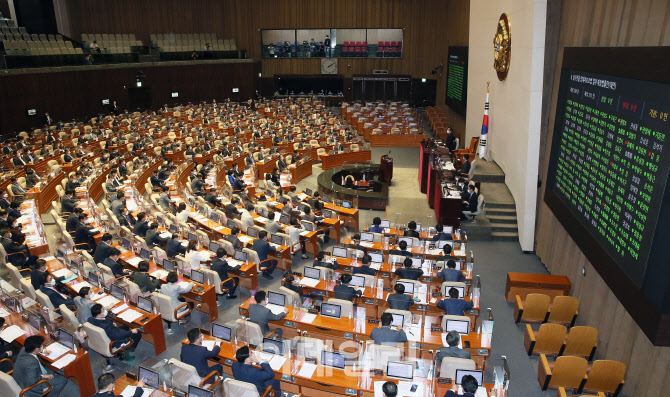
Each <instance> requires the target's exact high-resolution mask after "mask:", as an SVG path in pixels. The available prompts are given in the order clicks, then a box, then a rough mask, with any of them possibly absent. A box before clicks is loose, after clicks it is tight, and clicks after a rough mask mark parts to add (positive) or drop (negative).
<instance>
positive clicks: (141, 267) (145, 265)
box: [133, 261, 160, 293]
mask: <svg viewBox="0 0 670 397" xmlns="http://www.w3.org/2000/svg"><path fill="white" fill-rule="evenodd" d="M148 272H149V262H147V261H140V263H138V264H137V271H136V272H135V273H133V282H134V283H135V284H137V286H138V287H140V291H142V292H144V293H147V292H154V290H155V289H156V288H158V285H159V284H160V281H158V280H156V279H155V278H154V277H151V276H150V275H149V274H148Z"/></svg>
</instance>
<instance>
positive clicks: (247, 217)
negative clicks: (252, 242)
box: [240, 204, 254, 230]
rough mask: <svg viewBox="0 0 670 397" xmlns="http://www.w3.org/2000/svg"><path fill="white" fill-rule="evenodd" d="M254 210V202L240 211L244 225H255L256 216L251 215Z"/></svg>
mask: <svg viewBox="0 0 670 397" xmlns="http://www.w3.org/2000/svg"><path fill="white" fill-rule="evenodd" d="M253 211H254V205H253V204H247V206H246V207H245V208H244V209H242V210H241V211H240V221H241V222H242V225H243V226H244V227H246V228H248V227H249V226H253V225H254V217H253V216H252V215H251V213H252V212H253ZM245 230H246V229H245Z"/></svg>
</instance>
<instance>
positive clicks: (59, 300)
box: [40, 273, 77, 311]
mask: <svg viewBox="0 0 670 397" xmlns="http://www.w3.org/2000/svg"><path fill="white" fill-rule="evenodd" d="M40 291H41V292H42V293H43V294H44V295H46V296H47V297H49V300H51V304H52V305H53V306H54V307H55V308H57V307H59V306H60V305H65V306H67V307H68V308H69V309H70V310H72V311H75V310H77V308H76V307H75V305H74V300H72V298H70V297H67V296H65V295H63V294H61V293H60V292H58V291H56V281H55V280H54V278H53V276H52V275H51V274H50V273H44V274H42V286H41V287H40Z"/></svg>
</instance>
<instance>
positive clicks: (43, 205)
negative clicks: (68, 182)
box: [26, 171, 65, 214]
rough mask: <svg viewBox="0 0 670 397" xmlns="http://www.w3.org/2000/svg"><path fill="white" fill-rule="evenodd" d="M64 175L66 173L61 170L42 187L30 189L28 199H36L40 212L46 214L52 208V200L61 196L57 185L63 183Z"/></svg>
mask: <svg viewBox="0 0 670 397" xmlns="http://www.w3.org/2000/svg"><path fill="white" fill-rule="evenodd" d="M64 177H65V173H64V172H62V171H61V172H59V173H58V174H57V175H56V176H55V177H54V178H53V179H52V180H51V182H49V183H47V184H46V185H45V186H44V187H43V188H42V189H39V188H37V187H34V188H32V189H30V190H28V193H27V194H26V199H30V198H33V199H35V201H36V202H37V208H38V209H39V212H40V214H46V213H47V212H48V211H49V208H51V202H52V201H54V200H56V199H57V198H59V197H58V192H57V191H56V186H59V185H60V184H61V181H62V180H63V178H64Z"/></svg>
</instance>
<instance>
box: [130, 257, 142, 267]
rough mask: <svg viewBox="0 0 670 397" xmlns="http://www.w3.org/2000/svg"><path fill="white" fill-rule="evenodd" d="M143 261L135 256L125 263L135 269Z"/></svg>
mask: <svg viewBox="0 0 670 397" xmlns="http://www.w3.org/2000/svg"><path fill="white" fill-rule="evenodd" d="M142 261H143V259H142V258H140V257H139V256H135V257H133V258H130V259H128V260H127V261H126V262H128V264H129V265H131V266H135V267H137V265H138V264H139V263H140V262H142Z"/></svg>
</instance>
